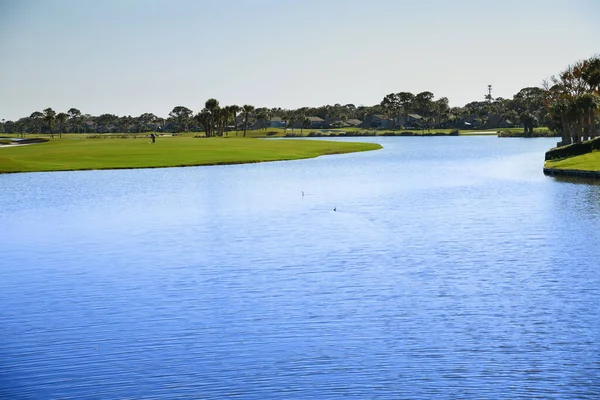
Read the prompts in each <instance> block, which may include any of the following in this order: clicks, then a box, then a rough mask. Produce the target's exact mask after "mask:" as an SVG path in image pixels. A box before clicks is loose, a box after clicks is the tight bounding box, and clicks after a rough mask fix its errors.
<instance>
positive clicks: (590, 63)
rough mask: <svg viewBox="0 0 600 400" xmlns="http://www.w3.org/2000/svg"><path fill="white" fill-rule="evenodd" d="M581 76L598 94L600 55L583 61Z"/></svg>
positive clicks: (599, 90)
mask: <svg viewBox="0 0 600 400" xmlns="http://www.w3.org/2000/svg"><path fill="white" fill-rule="evenodd" d="M582 78H583V79H584V80H585V82H586V83H587V84H588V85H590V88H591V91H592V92H593V91H596V93H598V94H600V56H596V57H592V58H590V59H589V60H586V61H585V66H584V68H583V72H582Z"/></svg>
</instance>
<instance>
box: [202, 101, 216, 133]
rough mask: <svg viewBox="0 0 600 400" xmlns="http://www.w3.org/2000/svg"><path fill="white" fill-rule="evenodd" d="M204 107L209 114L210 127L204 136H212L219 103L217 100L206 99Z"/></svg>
mask: <svg viewBox="0 0 600 400" xmlns="http://www.w3.org/2000/svg"><path fill="white" fill-rule="evenodd" d="M204 107H205V108H206V109H207V110H208V112H209V113H210V123H209V125H210V127H209V128H208V129H207V131H206V136H213V134H214V130H215V128H216V127H217V123H218V120H219V110H220V107H219V101H218V100H217V99H212V98H211V99H208V100H206V103H204ZM217 134H218V129H217Z"/></svg>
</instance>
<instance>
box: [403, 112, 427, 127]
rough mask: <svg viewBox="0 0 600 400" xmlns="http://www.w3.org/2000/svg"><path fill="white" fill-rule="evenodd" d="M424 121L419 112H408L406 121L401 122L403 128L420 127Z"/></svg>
mask: <svg viewBox="0 0 600 400" xmlns="http://www.w3.org/2000/svg"><path fill="white" fill-rule="evenodd" d="M424 123H425V119H424V118H423V116H421V115H419V114H408V115H407V116H406V121H404V123H403V124H402V125H403V126H404V127H405V128H420V127H422V126H423V124H424Z"/></svg>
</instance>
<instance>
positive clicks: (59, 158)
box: [0, 135, 381, 173]
mask: <svg viewBox="0 0 600 400" xmlns="http://www.w3.org/2000/svg"><path fill="white" fill-rule="evenodd" d="M379 148H381V146H380V145H378V144H373V143H356V142H355V143H352V142H331V141H322V140H315V141H312V140H261V139H252V138H194V137H191V136H188V135H185V136H176V137H159V138H158V139H157V140H156V143H150V140H149V139H147V138H143V137H138V138H136V139H89V138H85V137H84V136H81V135H63V138H62V139H58V138H55V139H51V140H50V141H49V142H47V143H42V144H33V145H27V146H14V147H13V146H11V147H3V148H0V173H6V172H38V171H69V170H85V169H116V168H150V167H177V166H192V165H217V164H240V163H254V162H263V161H277V160H295V159H301V158H311V157H317V156H321V155H325V154H340V153H350V152H355V151H366V150H376V149H379Z"/></svg>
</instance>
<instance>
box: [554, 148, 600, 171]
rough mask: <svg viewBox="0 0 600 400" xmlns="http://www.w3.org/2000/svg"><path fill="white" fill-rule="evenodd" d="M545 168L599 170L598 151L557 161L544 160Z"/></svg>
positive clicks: (599, 157)
mask: <svg viewBox="0 0 600 400" xmlns="http://www.w3.org/2000/svg"><path fill="white" fill-rule="evenodd" d="M545 167H546V168H556V169H575V170H580V171H600V152H599V151H594V152H592V153H587V154H582V155H580V156H575V157H569V158H565V159H562V160H558V161H546V163H545Z"/></svg>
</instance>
